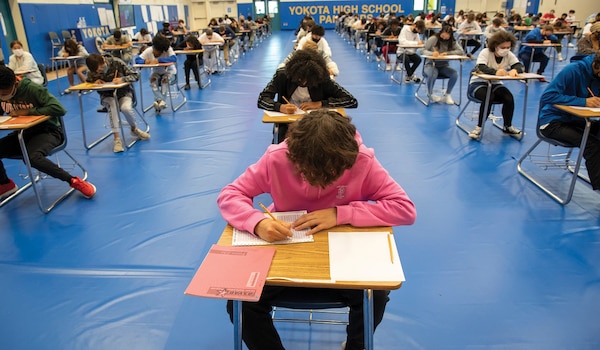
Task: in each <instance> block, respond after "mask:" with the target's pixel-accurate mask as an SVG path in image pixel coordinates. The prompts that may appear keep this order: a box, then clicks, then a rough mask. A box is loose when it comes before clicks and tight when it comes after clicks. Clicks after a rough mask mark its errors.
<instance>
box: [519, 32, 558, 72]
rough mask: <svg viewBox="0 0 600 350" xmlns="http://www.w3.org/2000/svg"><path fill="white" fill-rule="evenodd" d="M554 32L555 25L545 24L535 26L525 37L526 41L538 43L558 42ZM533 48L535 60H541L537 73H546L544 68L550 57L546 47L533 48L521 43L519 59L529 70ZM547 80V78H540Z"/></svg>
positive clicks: (524, 40)
mask: <svg viewBox="0 0 600 350" xmlns="http://www.w3.org/2000/svg"><path fill="white" fill-rule="evenodd" d="M552 33H554V27H552V26H551V25H545V26H543V27H542V28H534V29H532V30H531V31H529V33H527V35H525V37H524V38H523V42H524V43H538V44H550V43H551V42H554V43H556V42H558V38H557V37H556V36H555V35H554V34H552ZM532 50H533V62H539V63H540V67H539V68H538V70H537V74H544V70H545V69H546V66H547V65H548V61H549V58H548V56H546V54H544V51H545V50H546V48H544V47H542V48H532V47H530V46H525V45H521V49H520V50H519V59H520V60H521V62H523V65H524V66H525V71H526V72H529V66H530V65H531V51H532ZM540 80H541V81H543V82H545V81H546V80H545V79H540Z"/></svg>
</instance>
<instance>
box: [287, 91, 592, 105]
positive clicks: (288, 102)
mask: <svg viewBox="0 0 600 350" xmlns="http://www.w3.org/2000/svg"><path fill="white" fill-rule="evenodd" d="M592 95H593V94H592ZM281 98H283V100H284V101H285V103H287V104H288V105H291V103H290V101H288V99H287V98H285V96H281Z"/></svg>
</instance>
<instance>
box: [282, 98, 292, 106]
mask: <svg viewBox="0 0 600 350" xmlns="http://www.w3.org/2000/svg"><path fill="white" fill-rule="evenodd" d="M281 98H283V100H284V101H285V103H287V104H288V105H291V103H290V101H288V99H287V98H285V96H281Z"/></svg>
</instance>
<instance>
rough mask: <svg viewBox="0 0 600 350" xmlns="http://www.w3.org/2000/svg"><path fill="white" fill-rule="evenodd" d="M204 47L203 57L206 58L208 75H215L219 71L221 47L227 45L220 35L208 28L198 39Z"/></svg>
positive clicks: (205, 63)
mask: <svg viewBox="0 0 600 350" xmlns="http://www.w3.org/2000/svg"><path fill="white" fill-rule="evenodd" d="M198 40H199V41H200V44H201V45H202V50H203V51H204V52H203V53H202V56H203V58H204V65H205V70H206V72H207V73H208V74H213V73H215V72H216V70H217V60H218V59H219V46H221V45H223V44H224V43H225V39H223V38H222V37H221V36H220V35H219V34H217V33H214V32H213V30H212V29H210V28H208V29H206V30H205V31H204V33H202V34H200V37H199V38H198Z"/></svg>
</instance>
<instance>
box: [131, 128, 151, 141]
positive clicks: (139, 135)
mask: <svg viewBox="0 0 600 350" xmlns="http://www.w3.org/2000/svg"><path fill="white" fill-rule="evenodd" d="M131 135H132V136H135V137H137V138H138V139H140V140H148V139H150V134H148V133H147V132H145V131H142V130H140V129H138V128H135V129H134V130H131Z"/></svg>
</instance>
